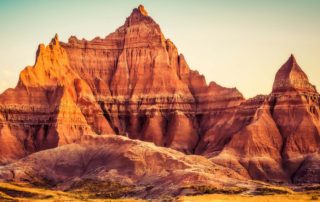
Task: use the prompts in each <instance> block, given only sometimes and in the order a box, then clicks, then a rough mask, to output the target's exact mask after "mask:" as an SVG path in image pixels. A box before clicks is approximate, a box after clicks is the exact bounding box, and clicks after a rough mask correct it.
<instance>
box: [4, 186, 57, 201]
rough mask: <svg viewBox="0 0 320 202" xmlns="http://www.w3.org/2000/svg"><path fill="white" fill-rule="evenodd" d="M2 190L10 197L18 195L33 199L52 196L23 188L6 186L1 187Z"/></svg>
mask: <svg viewBox="0 0 320 202" xmlns="http://www.w3.org/2000/svg"><path fill="white" fill-rule="evenodd" d="M0 192H2V193H4V194H6V195H8V196H10V197H13V198H15V197H18V198H33V199H45V198H50V197H51V196H48V195H41V194H37V193H32V192H27V191H22V190H15V189H10V188H5V187H0Z"/></svg>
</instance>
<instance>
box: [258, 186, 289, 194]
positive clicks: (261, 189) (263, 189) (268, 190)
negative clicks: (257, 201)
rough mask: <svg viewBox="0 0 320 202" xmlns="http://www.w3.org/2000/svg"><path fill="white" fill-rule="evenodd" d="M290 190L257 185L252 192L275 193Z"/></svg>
mask: <svg viewBox="0 0 320 202" xmlns="http://www.w3.org/2000/svg"><path fill="white" fill-rule="evenodd" d="M289 193H290V192H289V191H287V190H284V189H277V188H272V187H258V188H256V190H255V191H254V192H253V194H254V195H275V194H289Z"/></svg>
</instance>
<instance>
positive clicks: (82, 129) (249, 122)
mask: <svg viewBox="0 0 320 202" xmlns="http://www.w3.org/2000/svg"><path fill="white" fill-rule="evenodd" d="M319 113H320V96H319V93H318V92H317V91H316V88H315V86H313V85H312V84H310V83H309V81H308V77H307V75H306V74H305V73H304V72H303V70H302V69H301V67H299V65H298V64H297V62H296V60H295V58H294V56H293V55H291V56H290V58H289V59H288V61H287V62H286V63H285V64H284V65H283V66H282V67H281V68H280V70H279V71H278V72H277V74H276V76H275V81H274V85H273V89H272V92H271V93H270V94H269V95H259V96H256V97H254V98H251V99H247V100H246V99H245V98H244V97H243V96H242V94H241V93H240V92H239V91H238V90H237V89H236V88H225V87H222V86H220V85H218V84H216V83H215V82H211V83H209V84H207V83H206V81H205V78H204V76H202V75H201V74H199V73H198V72H197V71H194V70H191V68H190V67H189V66H188V64H187V62H186V60H185V58H184V56H183V55H182V54H180V53H179V52H178V50H177V48H176V47H175V45H174V44H173V42H171V41H170V40H169V39H166V38H165V37H164V35H163V34H162V32H161V29H160V26H159V25H158V24H157V23H156V22H155V21H154V20H153V19H152V18H151V17H150V16H149V15H148V13H147V11H146V10H145V9H144V7H143V6H139V7H138V8H136V9H134V10H133V11H132V13H131V15H130V16H129V17H128V18H127V19H126V20H125V23H124V25H122V26H121V27H119V28H118V29H117V30H116V31H115V32H113V33H111V34H109V35H108V36H106V37H105V38H99V37H97V38H94V39H93V40H91V41H87V40H84V39H82V40H79V39H77V38H76V37H75V36H71V37H70V38H69V40H68V42H67V43H63V42H60V41H59V39H58V36H57V35H56V36H55V37H54V38H53V39H52V41H51V42H50V44H49V45H47V46H46V45H43V44H41V45H39V48H38V51H37V54H36V62H35V64H34V65H33V66H30V67H26V68H25V69H24V70H23V71H22V72H21V73H20V77H19V82H18V84H17V86H16V87H15V88H14V89H8V90H6V91H5V92H4V93H3V94H1V95H0V120H1V121H0V144H1V147H0V162H1V164H9V163H12V162H14V161H15V160H17V159H20V158H23V157H26V156H28V155H30V154H31V153H35V152H38V151H41V150H46V149H51V148H56V147H57V148H56V149H53V150H49V151H47V152H41V153H39V154H36V155H35V156H37V155H38V156H37V158H39V159H41V161H42V160H44V159H45V158H47V157H45V155H46V154H48V155H50V156H55V155H56V153H59V152H62V151H64V150H67V151H66V152H68V148H72V149H71V150H72V151H73V148H74V151H79V152H80V151H83V149H84V150H87V149H88V148H86V147H85V148H83V146H80V145H78V146H77V144H73V143H75V142H79V141H80V140H81V139H83V137H84V136H86V135H90V136H98V135H103V136H105V135H107V136H112V137H110V138H115V137H116V135H120V136H128V137H129V138H131V139H139V140H142V141H147V142H153V143H154V144H155V145H157V146H161V147H169V148H171V149H174V150H178V151H181V152H183V153H185V154H198V155H203V156H205V157H206V158H207V159H209V161H210V162H212V163H214V165H220V166H222V167H225V169H227V168H228V170H229V172H231V170H230V169H232V170H233V171H232V172H236V173H237V175H238V174H239V175H240V176H242V177H244V178H246V179H259V180H265V181H276V182H279V181H280V182H294V183H303V182H305V183H311V182H315V183H319V182H320V166H319V165H320V164H319V163H320V156H319V148H320V120H319ZM113 136H114V137H113ZM66 144H70V145H69V146H63V147H60V146H62V145H66ZM95 144H97V145H99V144H98V143H95ZM101 145H103V147H106V148H107V147H108V145H107V144H102V143H101ZM117 145H118V146H119V147H121V144H120V143H119V144H117ZM142 145H144V144H142ZM101 147H102V146H101ZM157 148H158V150H159V151H158V152H159V153H160V154H159V155H160V156H161V155H164V154H163V153H162V152H167V151H168V150H163V149H164V148H160V147H157ZM114 149H115V150H116V148H114ZM60 150H61V151H60ZM123 151H124V153H125V152H127V151H126V150H123ZM170 151H171V150H170ZM51 152H53V153H52V154H51ZM55 152H56V153H55ZM108 152H111V153H113V151H108ZM117 152H118V151H114V155H118V154H116V153H117ZM130 152H131V153H133V154H135V152H137V153H136V154H135V155H138V152H139V151H135V150H134V151H130ZM124 153H123V154H122V155H124ZM59 155H60V153H59ZM74 155H76V157H75V158H76V159H78V157H77V156H79V155H80V153H79V154H78V153H77V152H76V153H75V154H74ZM110 155H111V154H110ZM179 155H183V154H182V153H179ZM30 158H31V159H32V157H28V158H26V159H25V160H24V161H29V160H30ZM54 158H55V157H54ZM57 158H58V157H57ZM59 158H60V157H59ZM79 158H80V157H79ZM159 158H160V157H159ZM184 158H187V159H188V158H191V157H187V156H185V155H184ZM197 158H198V157H197ZM199 158H202V157H199ZM70 159H71V157H70ZM72 159H73V158H72ZM126 160H127V159H126ZM105 161H109V160H108V159H107V160H105ZM105 161H104V162H105ZM137 161H140V160H139V159H137ZM143 161H146V160H143ZM152 161H153V160H152ZM203 161H205V160H203ZM206 161H207V160H206ZM77 162H78V161H76V160H75V162H74V164H73V163H72V165H71V164H70V167H68V166H69V164H66V165H65V166H66V167H65V168H64V169H62V170H61V172H62V171H63V170H65V172H66V173H60V174H61V176H60V174H59V176H58V177H57V176H56V177H57V179H60V178H59V177H63V176H64V175H67V176H68V169H73V168H75V167H77V166H80V165H78V164H77ZM196 162H198V161H196ZM51 163H52V162H50V165H47V166H48V167H49V168H50V169H52V166H51ZM78 163H79V164H81V162H78ZM136 163H138V162H135V158H132V159H130V164H133V165H134V164H136ZM118 164H119V166H120V164H121V162H118V161H117V163H116V165H118ZM178 164H179V165H180V164H181V165H182V164H183V162H182V163H181V162H178ZM10 165H15V166H16V164H10ZM10 165H8V166H6V167H4V168H2V169H5V168H10ZM17 165H20V164H17ZM139 165H140V164H139ZM152 165H153V164H152ZM161 165H162V164H161V163H160V164H159V165H158V166H161ZM74 166H75V167H74ZM104 166H110V165H104ZM199 166H200V165H199ZM209 167H210V166H209ZM179 168H180V167H179ZM10 169H11V168H10ZM117 169H120V171H121V169H122V167H121V166H120V167H119V168H117ZM127 169H128V168H126V169H125V168H124V170H123V172H127V171H128V170H127ZM135 169H138V168H137V167H136V166H133V167H132V170H131V171H130V172H135ZM150 169H155V168H153V167H152V168H150ZM159 169H160V168H159ZM162 169H166V168H165V166H164V167H163V168H162ZM173 169H174V168H173ZM160 170H161V169H160ZM120 171H119V172H120ZM158 171H159V170H157V171H155V170H154V171H152V172H158ZM2 172H5V171H3V170H2ZM79 172H80V171H79ZM81 172H84V173H86V171H81ZM128 172H129V171H128ZM141 172H147V171H144V170H143V171H141ZM159 172H160V171H159ZM234 176H236V175H234ZM14 178H16V175H15V176H14ZM8 179H10V178H8ZM130 180H132V179H131V178H130ZM140 180H141V179H140Z"/></svg>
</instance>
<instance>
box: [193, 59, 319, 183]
mask: <svg viewBox="0 0 320 202" xmlns="http://www.w3.org/2000/svg"><path fill="white" fill-rule="evenodd" d="M319 100H320V96H319V94H318V92H317V91H316V89H315V87H314V86H313V85H311V84H310V83H309V80H308V77H307V76H306V74H305V73H304V72H303V71H302V69H301V68H300V67H299V65H298V64H297V62H296V60H295V58H294V56H293V55H291V56H290V58H289V59H288V61H287V62H286V63H285V64H284V65H283V66H282V67H281V68H280V69H279V71H278V72H277V74H276V77H275V81H274V84H273V90H272V92H271V93H270V94H269V95H267V96H257V97H255V98H253V99H249V100H247V101H245V102H243V103H242V104H240V105H239V106H238V107H237V109H236V111H235V112H234V113H233V114H232V115H231V116H230V117H231V118H228V119H222V120H223V121H222V122H219V121H216V120H214V117H211V119H213V120H214V121H213V123H214V124H213V126H212V127H210V129H209V130H208V132H207V133H205V134H204V137H203V138H202V140H201V141H200V144H199V146H198V148H197V149H198V150H200V151H198V152H199V153H203V152H204V154H206V155H207V156H209V157H212V160H213V161H214V162H216V163H219V164H222V165H225V166H229V167H233V168H234V169H235V170H238V172H239V173H242V174H243V175H247V176H248V177H251V178H254V179H262V180H276V181H293V182H302V181H310V182H315V181H317V180H315V179H313V178H312V172H311V171H310V168H309V167H308V166H306V165H310V166H312V170H313V172H314V173H318V172H320V166H316V165H318V164H317V163H318V162H319V160H318V159H319V148H320V147H319V146H320V130H319V129H320V120H319Z"/></svg>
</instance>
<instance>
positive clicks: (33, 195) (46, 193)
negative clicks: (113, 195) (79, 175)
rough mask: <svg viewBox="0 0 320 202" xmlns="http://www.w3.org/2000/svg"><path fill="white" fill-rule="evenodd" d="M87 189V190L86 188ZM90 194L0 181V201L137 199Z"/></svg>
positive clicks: (126, 200)
mask: <svg viewBox="0 0 320 202" xmlns="http://www.w3.org/2000/svg"><path fill="white" fill-rule="evenodd" d="M87 191H89V190H87ZM88 195H90V194H88V193H87V194H85V193H81V194H79V193H73V192H63V191H57V190H48V189H40V188H35V187H32V186H30V184H26V183H15V184H13V183H4V182H0V201H35V202H37V201H39V202H44V201H46V202H47V201H48V202H50V201H52V202H56V201H95V202H100V201H110V202H114V201H115V202H121V201H123V202H129V201H139V200H134V199H116V200H114V199H99V198H96V199H90V198H88V197H87V196H88Z"/></svg>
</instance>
